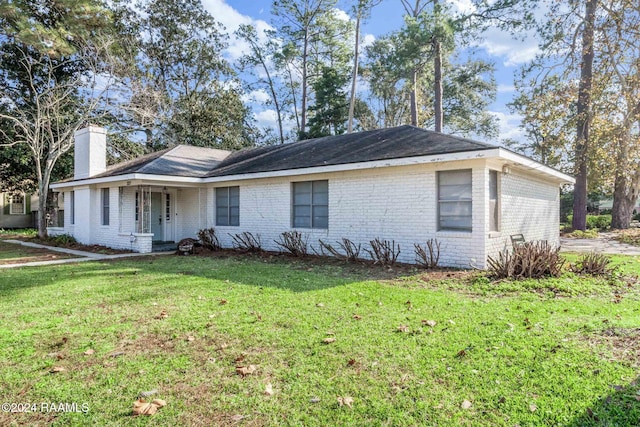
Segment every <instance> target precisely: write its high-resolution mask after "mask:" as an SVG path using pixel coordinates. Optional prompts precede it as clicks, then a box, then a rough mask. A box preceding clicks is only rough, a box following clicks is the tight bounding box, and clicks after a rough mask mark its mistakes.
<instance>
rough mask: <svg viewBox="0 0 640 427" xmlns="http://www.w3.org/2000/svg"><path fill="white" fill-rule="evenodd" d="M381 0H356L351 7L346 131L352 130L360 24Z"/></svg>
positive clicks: (358, 61) (358, 62)
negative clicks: (351, 46)
mask: <svg viewBox="0 0 640 427" xmlns="http://www.w3.org/2000/svg"><path fill="white" fill-rule="evenodd" d="M381 1H382V0H356V4H355V6H354V7H353V15H354V17H355V20H356V28H355V40H354V49H353V68H352V70H351V92H350V95H349V118H348V124H347V133H351V132H353V116H354V112H355V106H356V89H357V83H358V68H359V64H360V26H361V24H362V22H363V21H364V20H365V19H367V18H368V17H369V15H370V14H371V9H373V7H375V6H376V5H378V4H380V2H381Z"/></svg>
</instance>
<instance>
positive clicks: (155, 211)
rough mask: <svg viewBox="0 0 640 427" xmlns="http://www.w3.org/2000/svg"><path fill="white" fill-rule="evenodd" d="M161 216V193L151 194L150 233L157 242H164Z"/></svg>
mask: <svg viewBox="0 0 640 427" xmlns="http://www.w3.org/2000/svg"><path fill="white" fill-rule="evenodd" d="M163 214H164V210H163V205H162V193H151V232H152V233H153V240H154V241H157V242H162V241H164V217H163Z"/></svg>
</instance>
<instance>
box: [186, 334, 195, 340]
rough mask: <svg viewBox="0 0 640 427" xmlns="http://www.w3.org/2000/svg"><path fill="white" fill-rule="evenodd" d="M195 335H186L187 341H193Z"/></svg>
mask: <svg viewBox="0 0 640 427" xmlns="http://www.w3.org/2000/svg"><path fill="white" fill-rule="evenodd" d="M195 339H196V337H194V336H193V335H189V336H188V337H187V341H195Z"/></svg>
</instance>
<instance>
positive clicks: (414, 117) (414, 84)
mask: <svg viewBox="0 0 640 427" xmlns="http://www.w3.org/2000/svg"><path fill="white" fill-rule="evenodd" d="M411 124H412V125H413V126H418V70H417V69H416V68H414V69H413V70H412V71H411Z"/></svg>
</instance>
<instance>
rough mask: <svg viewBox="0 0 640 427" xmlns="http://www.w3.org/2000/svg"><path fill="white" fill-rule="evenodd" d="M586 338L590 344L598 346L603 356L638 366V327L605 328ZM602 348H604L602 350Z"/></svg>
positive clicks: (639, 344)
mask: <svg viewBox="0 0 640 427" xmlns="http://www.w3.org/2000/svg"><path fill="white" fill-rule="evenodd" d="M587 340H588V342H589V344H590V345H591V346H593V347H598V348H600V350H601V351H600V354H601V355H602V356H603V357H605V358H608V359H611V360H612V361H618V362H625V363H630V364H631V366H633V367H636V368H637V367H640V328H616V327H613V328H607V329H605V330H603V331H602V332H601V333H599V334H597V335H592V336H590V337H588V338H587ZM602 348H605V349H606V350H605V351H604V352H603V351H602ZM607 350H608V351H607Z"/></svg>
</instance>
